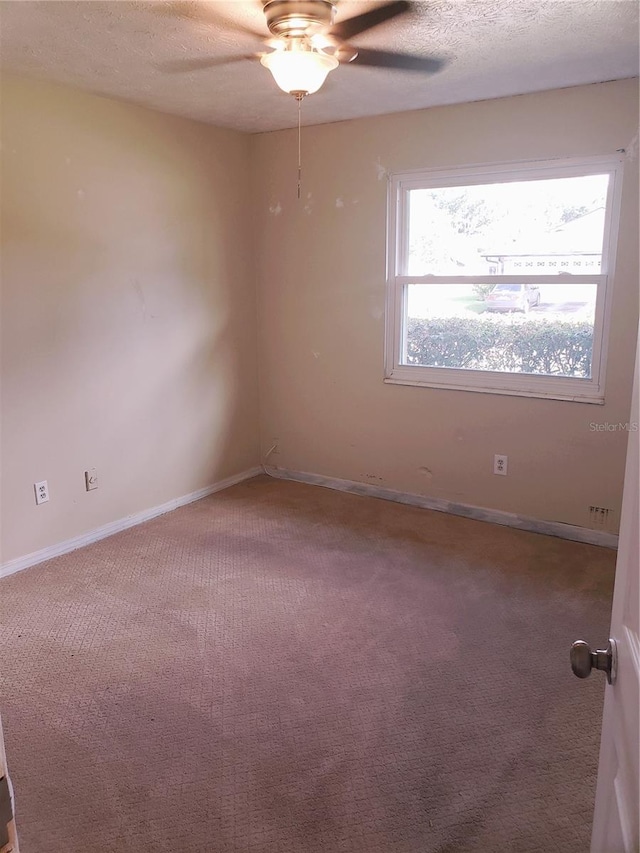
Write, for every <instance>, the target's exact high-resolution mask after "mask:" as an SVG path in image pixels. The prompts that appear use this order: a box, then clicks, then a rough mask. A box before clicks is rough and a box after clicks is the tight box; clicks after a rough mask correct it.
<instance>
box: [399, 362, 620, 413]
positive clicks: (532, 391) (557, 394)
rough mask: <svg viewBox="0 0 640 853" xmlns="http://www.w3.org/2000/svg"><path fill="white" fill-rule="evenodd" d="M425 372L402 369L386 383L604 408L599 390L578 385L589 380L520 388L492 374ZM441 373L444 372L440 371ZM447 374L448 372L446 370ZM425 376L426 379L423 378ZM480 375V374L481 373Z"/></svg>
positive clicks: (522, 382) (535, 380)
mask: <svg viewBox="0 0 640 853" xmlns="http://www.w3.org/2000/svg"><path fill="white" fill-rule="evenodd" d="M423 369H424V368H414V367H399V368H396V369H395V370H394V371H393V373H392V375H390V376H385V377H384V381H385V383H387V384H389V385H411V386H415V387H419V388H441V389H444V390H447V391H474V392H476V393H480V394H498V395H500V396H508V397H537V398H542V399H546V400H563V401H565V402H571V403H590V404H591V405H596V406H603V405H604V395H603V393H602V390H601V389H598V388H597V387H595V386H591V387H589V386H588V384H587V387H584V385H583V387H582V388H580V387H579V385H578V386H577V383H580V384H583V383H585V384H586V383H588V380H571V379H548V378H546V377H533V376H523V377H518V386H517V387H516V386H515V384H514V377H513V376H512V375H510V376H504V377H503V376H500V375H496V374H490V373H482V375H481V376H480V375H475V376H474V377H473V380H471V378H470V377H464V376H460V373H461V371H452V373H455V374H457V375H456V377H455V378H454V376H453V375H450V377H449V378H448V377H442V378H440V377H427V376H425V375H424V373H422V370H423ZM436 370H438V372H440V371H441V370H443V368H436ZM444 370H447V368H444ZM421 373H422V375H420V374H421ZM478 373H480V372H478Z"/></svg>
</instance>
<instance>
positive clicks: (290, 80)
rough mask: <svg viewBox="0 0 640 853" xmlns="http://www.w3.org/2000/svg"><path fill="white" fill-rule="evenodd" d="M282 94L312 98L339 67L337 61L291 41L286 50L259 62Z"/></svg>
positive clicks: (265, 57)
mask: <svg viewBox="0 0 640 853" xmlns="http://www.w3.org/2000/svg"><path fill="white" fill-rule="evenodd" d="M260 62H261V63H262V65H264V67H265V68H268V69H269V71H270V72H271V74H272V75H273V79H274V80H275V81H276V83H277V84H278V86H279V87H280V88H281V89H282V91H283V92H287V94H289V95H296V96H299V95H312V94H313V93H314V92H317V91H318V89H319V88H320V87H321V86H322V84H323V83H324V81H325V80H326V79H327V74H328V73H329V72H330V71H333V69H334V68H337V67H338V65H339V62H338V60H337V59H336V58H335V57H334V56H329V55H328V54H326V53H322V52H321V51H319V50H315V49H314V48H313V47H311V46H310V45H308V44H300V43H298V42H297V40H295V41H294V40H293V39H292V40H291V44H287V45H286V46H285V48H284V49H283V50H276V51H274V52H273V53H268V54H266V55H265V56H263V57H262V58H261V59H260Z"/></svg>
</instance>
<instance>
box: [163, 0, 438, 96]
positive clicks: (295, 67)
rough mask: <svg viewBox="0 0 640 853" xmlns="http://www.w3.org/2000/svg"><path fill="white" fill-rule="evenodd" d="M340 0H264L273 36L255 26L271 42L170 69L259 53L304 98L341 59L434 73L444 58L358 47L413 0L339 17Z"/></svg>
mask: <svg viewBox="0 0 640 853" xmlns="http://www.w3.org/2000/svg"><path fill="white" fill-rule="evenodd" d="M337 2H338V0H263V11H264V15H265V18H266V24H267V27H268V29H269V32H270V33H271V37H266V38H265V37H263V36H262V35H261V34H260V33H256V32H253V31H249V32H250V33H251V35H253V36H256V37H258V38H261V40H262V41H263V44H264V45H265V47H266V48H267V50H266V51H264V52H261V53H255V54H250V55H249V56H236V57H230V58H228V59H224V58H223V59H220V58H219V57H217V58H211V59H207V58H203V59H194V60H183V61H180V62H174V63H168V64H165V65H164V66H163V67H164V69H165V70H169V71H193V70H196V69H202V68H210V67H213V66H215V65H220V64H223V63H225V62H234V61H237V60H239V59H259V60H260V62H261V64H262V65H263V66H265V68H268V69H269V71H270V72H271V74H272V75H273V77H274V80H275V81H276V83H277V85H278V86H279V87H280V88H281V89H282V90H283V91H284V92H287V93H288V94H291V95H293V96H294V97H295V98H296V99H297V100H298V101H301V100H302V98H304V97H305V96H306V95H310V94H312V93H313V92H317V91H318V89H320V87H321V86H322V84H323V83H324V81H325V80H326V78H327V75H328V74H329V72H330V71H333V70H334V69H335V68H337V67H338V65H340V64H341V63H343V64H344V63H350V62H353V63H354V64H357V65H363V66H370V67H375V68H389V69H402V70H406V71H418V72H423V73H427V74H433V73H435V72H436V71H438V70H439V69H440V68H441V67H442V66H443V65H444V62H443V60H442V59H439V58H437V57H429V56H415V55H411V54H404V53H394V52H391V51H384V50H370V49H365V48H358V47H356V46H355V45H353V44H351V43H350V40H351V39H352V38H354V37H356V36H358V35H360V34H361V33H364V32H366V31H367V30H370V29H372V28H373V27H377V26H378V25H380V24H383V23H385V22H386V21H390V20H391V19H392V18H397V17H399V16H400V15H404V14H406V13H407V12H409V11H410V10H411V8H412V5H413V4H412V3H410V2H408V0H392V2H387V3H381V4H378V5H376V6H374V7H373V8H372V9H370V10H369V11H367V12H363V13H361V14H359V15H355V16H353V17H351V18H347V19H345V20H343V21H340V22H339V23H337V24H336V23H334V20H335V16H336V6H337Z"/></svg>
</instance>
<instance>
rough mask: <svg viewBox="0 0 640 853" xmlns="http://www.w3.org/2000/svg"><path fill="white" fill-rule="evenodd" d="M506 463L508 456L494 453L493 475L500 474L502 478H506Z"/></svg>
mask: <svg viewBox="0 0 640 853" xmlns="http://www.w3.org/2000/svg"><path fill="white" fill-rule="evenodd" d="M508 463H509V457H508V456H504V455H503V454H502V453H496V455H495V456H494V457H493V473H494V474H502V476H503V477H506V476H507V465H508Z"/></svg>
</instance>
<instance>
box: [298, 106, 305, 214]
mask: <svg viewBox="0 0 640 853" xmlns="http://www.w3.org/2000/svg"><path fill="white" fill-rule="evenodd" d="M303 97H304V96H303V95H298V96H297V101H298V198H300V190H301V187H302V158H301V156H300V113H301V110H302V98H303Z"/></svg>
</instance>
